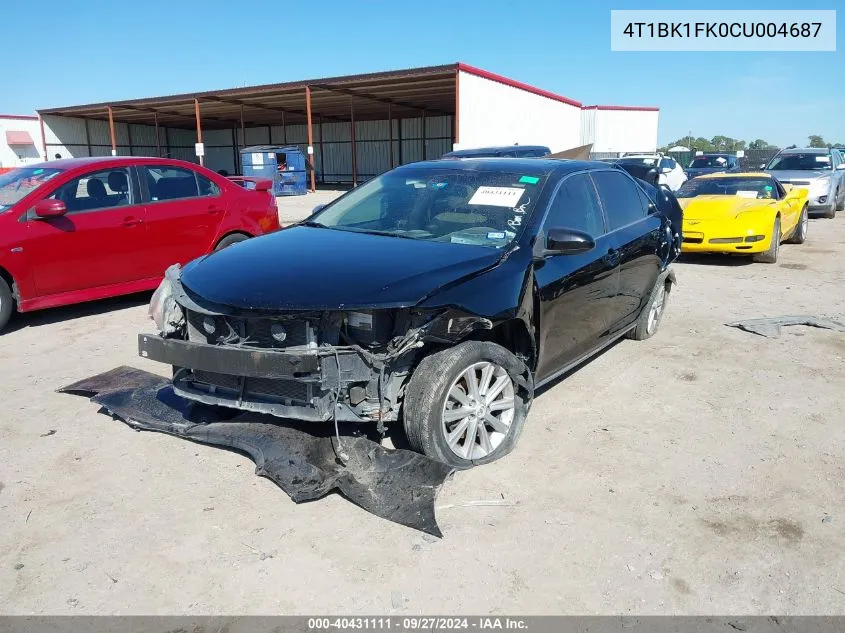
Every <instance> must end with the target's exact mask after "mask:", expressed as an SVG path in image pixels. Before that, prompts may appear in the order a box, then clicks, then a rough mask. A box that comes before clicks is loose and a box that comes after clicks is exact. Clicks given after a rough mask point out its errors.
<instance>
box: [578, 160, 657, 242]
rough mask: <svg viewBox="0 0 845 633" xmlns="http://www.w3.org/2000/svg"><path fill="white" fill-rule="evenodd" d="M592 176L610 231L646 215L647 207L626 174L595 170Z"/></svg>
mask: <svg viewBox="0 0 845 633" xmlns="http://www.w3.org/2000/svg"><path fill="white" fill-rule="evenodd" d="M592 176H593V180H594V181H595V183H596V189H598V192H599V199H600V200H601V204H602V206H603V207H604V212H605V214H606V215H607V222H608V225H609V228H610V230H611V231H613V230H615V229H618V228H619V227H622V226H626V225H628V224H631V223H632V222H636V221H637V220H639V219H641V218H644V217H645V216H646V214H647V212H648V207H647V206H645V205H644V204H643V200H642V198H641V197H640V194H639V189H638V188H637V186H636V185H635V184H634V183H633V182H632V181H631V179H630V178H629V177H628V176H626V175H625V174H623V173H622V172H618V171H596V172H593V174H592Z"/></svg>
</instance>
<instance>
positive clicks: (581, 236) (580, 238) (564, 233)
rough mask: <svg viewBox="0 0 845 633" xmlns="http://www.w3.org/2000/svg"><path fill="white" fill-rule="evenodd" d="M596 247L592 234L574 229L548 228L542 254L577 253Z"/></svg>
mask: <svg viewBox="0 0 845 633" xmlns="http://www.w3.org/2000/svg"><path fill="white" fill-rule="evenodd" d="M595 247H596V242H595V240H594V239H593V238H592V236H590V235H588V234H587V233H584V232H583V231H576V230H575V229H567V228H555V229H549V232H548V234H547V235H546V250H545V252H544V253H543V255H577V254H578V253H586V252H587V251H591V250H593V249H594V248H595Z"/></svg>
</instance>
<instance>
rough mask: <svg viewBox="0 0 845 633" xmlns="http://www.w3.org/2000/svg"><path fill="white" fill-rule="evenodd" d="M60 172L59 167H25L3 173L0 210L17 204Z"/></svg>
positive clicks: (0, 185)
mask: <svg viewBox="0 0 845 633" xmlns="http://www.w3.org/2000/svg"><path fill="white" fill-rule="evenodd" d="M60 172H61V170H59V169H40V168H39V169H34V168H31V167H23V168H21V169H13V170H12V171H10V172H8V173H5V174H3V175H2V176H0V212H2V211H5V210H6V209H8V208H9V207H11V206H12V205H13V204H17V202H18V201H20V200H22V199H23V198H24V197H25V196H27V195H29V194H30V193H32V192H33V191H35V190H36V189H38V187H40V186H41V185H43V184H44V183H45V182H47V181H48V180H50V179H51V178H53V177H54V176H55V175H56V174H58V173H60Z"/></svg>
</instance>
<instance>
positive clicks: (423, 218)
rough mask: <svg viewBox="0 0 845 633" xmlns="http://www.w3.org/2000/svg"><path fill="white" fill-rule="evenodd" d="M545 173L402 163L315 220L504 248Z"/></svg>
mask: <svg viewBox="0 0 845 633" xmlns="http://www.w3.org/2000/svg"><path fill="white" fill-rule="evenodd" d="M545 179H546V176H545V174H535V173H502V172H499V171H492V170H489V171H484V170H481V171H474V170H473V171H470V170H449V169H442V170H440V169H438V170H433V169H408V168H404V169H400V170H395V171H392V172H388V173H386V174H383V175H381V176H379V177H377V178H374V179H373V180H371V181H369V182H368V183H366V184H364V185H362V186H360V187H358V188H357V189H353V190H352V191H351V192H349V193H348V194H346V195H345V196H343V197H342V198H339V199H338V200H337V201H335V202H333V203H332V204H330V205H329V206H327V207H326V208H325V209H323V210H322V211H320V212H318V213H317V214H316V215H314V216H312V217H311V218H310V220H309V222H308V224H309V225H311V226H323V227H326V228H331V229H337V230H343V231H358V232H363V233H376V234H382V235H390V236H395V237H405V238H412V239H418V240H428V241H434V242H451V243H454V244H473V245H477V246H487V247H491V248H502V247H504V246H506V245H507V244H509V243H510V242H511V241H512V240H513V239H514V237H516V235H517V234H518V233H519V230H520V228H521V227H522V226H524V225H525V223H526V222H527V219H528V217H529V215H530V214H531V212H532V210H533V208H534V205H535V204H536V202H537V197H538V194H539V192H540V189H541V188H542V186H543V184H544V183H545Z"/></svg>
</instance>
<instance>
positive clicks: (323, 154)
mask: <svg viewBox="0 0 845 633" xmlns="http://www.w3.org/2000/svg"><path fill="white" fill-rule="evenodd" d="M317 125H318V126H319V127H318V129H319V130H320V182H322V183H323V184H325V182H326V174H325V171H326V169H325V164H326V152H325V146H324V145H323V115H322V114H321V115H320V116H318V117H317ZM314 164H315V165H316V164H317V159H316V158H315V159H314Z"/></svg>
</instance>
